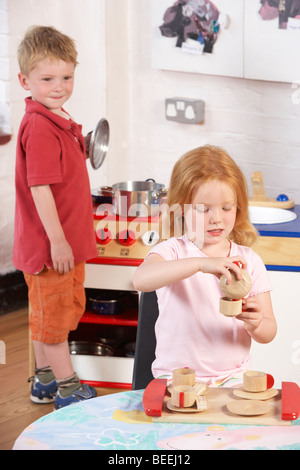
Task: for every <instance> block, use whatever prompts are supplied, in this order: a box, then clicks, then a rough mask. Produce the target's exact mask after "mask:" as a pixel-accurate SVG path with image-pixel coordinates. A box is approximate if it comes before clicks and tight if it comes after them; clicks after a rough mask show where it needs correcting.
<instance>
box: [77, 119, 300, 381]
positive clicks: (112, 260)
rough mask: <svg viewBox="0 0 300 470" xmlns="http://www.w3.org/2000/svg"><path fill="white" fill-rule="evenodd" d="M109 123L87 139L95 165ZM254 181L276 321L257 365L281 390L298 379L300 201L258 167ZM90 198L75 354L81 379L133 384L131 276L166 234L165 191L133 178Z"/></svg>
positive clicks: (255, 349)
mask: <svg viewBox="0 0 300 470" xmlns="http://www.w3.org/2000/svg"><path fill="white" fill-rule="evenodd" d="M103 121H104V120H102V124H101V125H102V129H101V131H102V132H100V134H101V133H102V134H103ZM104 124H105V125H106V129H104V130H105V131H106V132H105V139H104V144H103V135H102V138H101V139H102V140H101V139H100V138H99V136H98V135H97V132H98V133H99V125H98V126H97V127H96V128H95V130H94V131H93V133H92V136H91V139H90V144H89V157H90V159H91V163H92V166H93V167H94V168H99V166H100V165H101V164H102V161H103V158H104V157H103V155H104V156H105V153H106V150H107V141H108V128H107V126H108V125H107V123H106V122H104ZM99 141H100V144H99ZM103 148H104V150H103ZM95 155H96V157H95ZM99 155H100V157H99ZM251 183H252V195H253V197H252V199H251V200H250V201H249V203H250V204H249V212H250V219H251V221H252V222H253V224H254V226H255V227H256V229H257V230H258V232H259V234H260V236H259V237H258V240H257V241H256V242H255V245H254V246H253V247H252V248H253V249H254V251H256V252H257V253H258V254H259V255H260V256H261V258H262V259H263V261H264V263H265V265H266V267H267V269H268V274H269V277H270V281H271V284H272V288H273V291H272V293H271V296H272V302H273V308H274V313H275V317H276V320H277V324H278V333H277V336H276V338H275V339H274V340H273V341H272V342H271V343H269V344H258V343H254V342H253V345H252V349H251V354H252V368H253V369H256V370H264V371H267V372H268V373H270V374H272V376H273V377H274V379H275V386H276V387H278V388H280V386H281V382H282V381H292V382H296V383H298V384H300V309H299V306H298V305H299V304H298V298H297V294H298V289H299V285H300V205H294V202H293V201H292V200H290V199H289V198H288V197H287V196H285V195H280V196H278V197H277V198H274V199H269V198H267V197H266V194H265V190H264V184H263V177H262V174H260V173H258V172H255V173H254V174H253V175H252V180H251ZM91 197H92V199H93V207H94V227H95V237H96V241H97V248H98V257H97V258H95V259H93V260H90V261H89V262H88V263H87V265H86V280H85V288H86V294H87V309H86V312H85V314H84V315H83V317H82V319H81V321H80V324H79V326H78V329H77V330H76V331H75V332H72V333H71V334H70V338H69V340H70V352H71V359H72V363H73V366H74V369H75V370H76V371H77V373H78V375H79V376H80V377H81V379H82V381H84V382H87V383H89V384H91V385H94V386H96V387H111V388H125V389H126V388H127V389H130V388H131V382H132V373H133V363H134V346H135V339H136V329H137V323H138V305H139V294H138V292H136V291H134V289H133V285H132V278H133V274H134V271H135V269H136V267H137V266H138V265H139V264H141V263H142V261H143V259H144V258H145V256H146V255H147V253H148V251H149V250H150V249H151V247H152V246H153V245H155V244H156V243H158V242H159V241H161V240H162V237H161V230H162V227H161V217H160V208H161V206H162V204H163V203H164V201H165V197H166V189H165V187H164V185H163V184H161V183H156V182H155V181H153V180H148V181H133V182H130V181H129V182H122V183H116V184H114V185H112V187H106V186H104V187H100V188H99V189H94V190H92V194H91Z"/></svg>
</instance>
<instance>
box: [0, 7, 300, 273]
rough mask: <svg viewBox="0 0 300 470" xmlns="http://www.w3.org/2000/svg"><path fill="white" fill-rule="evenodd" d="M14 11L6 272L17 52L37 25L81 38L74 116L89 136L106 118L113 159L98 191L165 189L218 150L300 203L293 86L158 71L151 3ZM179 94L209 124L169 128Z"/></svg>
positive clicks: (18, 94) (1, 245) (18, 101)
mask: <svg viewBox="0 0 300 470" xmlns="http://www.w3.org/2000/svg"><path fill="white" fill-rule="evenodd" d="M3 1H5V0H0V8H1V2H3ZM170 4H171V0H170ZM7 5H8V26H9V59H10V64H11V65H10V77H11V81H10V99H11V118H12V127H13V134H14V139H13V141H12V142H10V143H9V144H7V145H5V146H4V147H2V148H0V152H1V153H0V155H1V161H0V172H1V173H0V181H1V189H0V194H1V200H0V214H1V216H2V219H1V223H0V273H1V272H6V271H8V270H11V269H13V266H12V265H11V261H10V260H11V251H12V229H13V210H14V181H13V179H14V159H15V156H14V148H15V135H16V132H17V129H18V125H19V122H20V120H21V118H22V114H23V110H24V104H23V98H24V92H23V90H22V89H21V88H20V86H19V85H18V83H17V73H18V67H17V63H16V49H17V46H18V43H19V42H20V40H21V39H22V37H23V34H24V32H25V30H26V29H27V27H28V26H29V25H31V24H53V25H54V26H56V27H58V28H60V29H62V30H63V31H64V32H66V33H67V34H70V35H71V36H72V37H73V38H74V39H76V42H77V46H78V50H79V62H80V64H79V66H78V70H77V72H76V80H77V83H76V88H75V91H74V95H73V97H72V98H71V100H70V103H69V105H68V107H67V109H68V110H69V111H70V112H71V113H72V114H73V115H74V117H75V118H76V119H78V121H79V122H81V123H82V124H83V126H84V132H88V131H89V130H91V129H92V128H93V127H94V125H95V124H96V122H97V121H98V119H100V118H101V117H104V116H105V117H107V118H108V120H109V123H110V127H111V140H110V147H109V152H108V156H107V159H106V161H105V163H104V165H103V167H101V169H100V170H98V171H96V172H95V171H93V170H90V178H91V186H92V187H97V186H100V185H102V184H113V183H116V182H120V181H124V180H129V179H133V180H144V179H146V178H150V177H153V178H154V179H155V180H156V181H158V182H160V183H164V184H165V185H166V186H168V184H169V178H170V174H171V170H172V167H173V164H174V163H175V161H176V160H177V159H178V158H179V157H180V156H181V154H182V153H184V152H186V151H187V150H189V149H191V148H193V147H196V146H199V145H203V144H206V143H212V144H216V145H221V146H223V147H224V148H225V149H226V150H227V151H228V152H229V153H230V154H231V155H232V157H233V158H234V159H235V160H236V161H237V162H238V164H240V166H241V168H242V170H243V171H244V172H245V174H246V176H247V179H248V182H250V175H251V173H252V171H255V170H259V171H263V173H264V180H265V184H266V189H267V193H268V195H269V196H270V197H271V196H272V197H273V196H276V195H277V194H279V193H281V192H284V193H286V194H288V195H289V197H291V198H294V199H295V200H296V202H297V203H298V204H299V203H300V185H299V181H300V158H299V153H300V152H299V150H300V140H299V125H300V104H297V103H298V101H299V99H295V96H296V95H295V93H296V92H297V90H296V89H294V88H293V87H292V84H291V83H275V82H263V81H257V80H245V79H236V78H229V77H226V78H225V77H220V76H208V75H198V74H192V73H181V72H171V71H161V70H155V69H153V68H152V66H151V36H152V21H151V0H63V1H61V0H8V2H7ZM286 53H287V54H288V51H286ZM297 79H300V77H295V80H297ZM174 96H181V97H187V98H195V99H202V100H204V101H205V122H204V124H202V125H186V124H180V123H175V122H171V121H167V120H166V118H165V111H164V106H165V104H164V102H165V99H166V98H169V97H174ZM293 98H294V99H293ZM296 98H300V95H299V93H298V95H297V97H296ZM3 152H4V153H5V156H4V157H3ZM4 162H5V163H4ZM3 183H4V186H3ZM2 188H4V189H2ZM3 193H4V194H3ZM3 215H4V218H3ZM3 237H4V238H3ZM4 239H5V240H6V241H4ZM3 253H6V254H5V257H4V255H3Z"/></svg>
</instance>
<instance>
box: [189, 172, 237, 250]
mask: <svg viewBox="0 0 300 470" xmlns="http://www.w3.org/2000/svg"><path fill="white" fill-rule="evenodd" d="M236 210H237V201H236V195H235V193H234V191H233V190H232V189H231V187H230V186H228V185H227V184H226V183H223V182H222V181H219V180H212V181H207V182H206V183H204V184H201V185H200V187H199V189H198V190H197V192H196V194H195V197H194V199H193V201H192V208H191V211H190V213H189V217H188V218H187V219H185V220H186V222H187V228H188V236H189V235H190V234H192V236H190V237H189V238H190V239H192V240H193V241H195V240H196V242H197V245H198V246H199V240H200V243H201V245H202V246H199V248H201V249H203V250H204V251H205V249H207V248H210V249H213V248H214V247H215V248H216V245H218V248H220V249H221V248H222V247H224V249H225V248H226V247H228V237H229V235H230V233H231V232H232V229H233V227H234V224H235V219H236ZM195 227H196V230H195ZM199 229H200V231H201V232H202V233H199ZM193 235H194V237H193Z"/></svg>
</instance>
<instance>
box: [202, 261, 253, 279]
mask: <svg viewBox="0 0 300 470" xmlns="http://www.w3.org/2000/svg"><path fill="white" fill-rule="evenodd" d="M199 261H200V263H201V264H200V267H199V271H201V272H203V273H210V274H214V275H215V276H216V277H217V278H218V279H220V277H221V276H223V275H225V276H226V279H227V283H228V284H230V282H231V272H234V273H235V274H236V276H237V278H238V279H242V273H241V269H245V268H246V266H247V262H246V261H245V260H244V258H242V257H241V256H233V257H231V258H200V260H199ZM230 271H231V272H230Z"/></svg>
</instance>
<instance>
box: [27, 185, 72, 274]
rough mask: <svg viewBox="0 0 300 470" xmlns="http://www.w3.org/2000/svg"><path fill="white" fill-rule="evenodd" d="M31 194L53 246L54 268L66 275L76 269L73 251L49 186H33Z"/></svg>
mask: <svg viewBox="0 0 300 470" xmlns="http://www.w3.org/2000/svg"><path fill="white" fill-rule="evenodd" d="M30 189H31V194H32V197H33V201H34V204H35V207H36V210H37V212H38V214H39V217H40V219H41V222H42V224H43V227H44V229H45V231H46V234H47V236H48V238H49V241H50V245H51V258H52V261H53V268H54V269H55V271H58V272H59V273H62V274H63V273H66V272H68V271H70V270H71V269H73V268H74V257H73V252H72V249H71V247H70V245H69V243H68V242H67V240H66V238H65V234H64V231H63V228H62V226H61V223H60V220H59V217H58V213H57V209H56V205H55V201H54V198H53V194H52V191H51V188H50V186H49V185H42V186H31V188H30Z"/></svg>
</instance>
